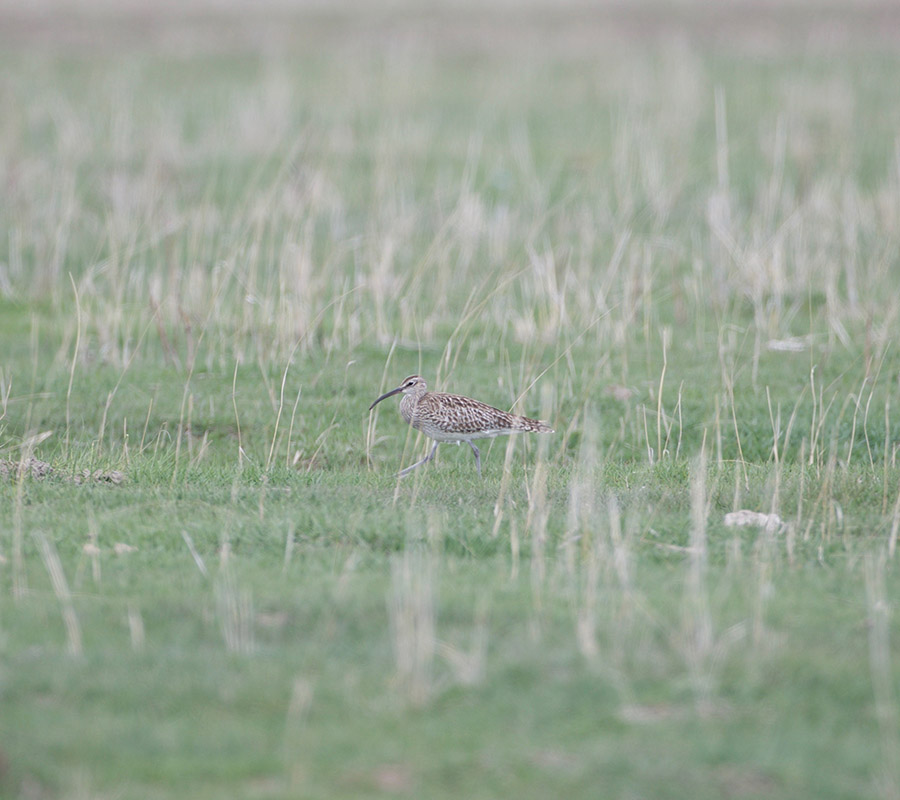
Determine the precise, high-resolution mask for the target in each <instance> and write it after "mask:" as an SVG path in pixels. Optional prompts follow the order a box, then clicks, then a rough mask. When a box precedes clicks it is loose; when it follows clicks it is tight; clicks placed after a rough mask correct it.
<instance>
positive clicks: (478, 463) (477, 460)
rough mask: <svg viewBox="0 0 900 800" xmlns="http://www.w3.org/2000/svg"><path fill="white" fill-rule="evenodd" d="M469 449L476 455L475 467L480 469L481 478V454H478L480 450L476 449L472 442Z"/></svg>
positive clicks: (479, 475)
mask: <svg viewBox="0 0 900 800" xmlns="http://www.w3.org/2000/svg"><path fill="white" fill-rule="evenodd" d="M469 447H471V448H472V452H473V453H475V466H476V467H478V477H479V478H480V477H481V453H479V452H478V448H477V447H475V445H474V444H472V442H469Z"/></svg>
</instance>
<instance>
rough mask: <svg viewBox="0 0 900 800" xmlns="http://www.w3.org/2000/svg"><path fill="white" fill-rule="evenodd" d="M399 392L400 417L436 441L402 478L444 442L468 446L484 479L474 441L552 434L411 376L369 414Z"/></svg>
mask: <svg viewBox="0 0 900 800" xmlns="http://www.w3.org/2000/svg"><path fill="white" fill-rule="evenodd" d="M400 392H403V397H402V398H401V400H400V416H402V417H403V419H405V420H406V421H407V423H409V424H410V425H412V426H413V427H414V428H415V429H416V430H417V431H422V433H424V434H425V435H426V436H427V437H429V438H430V439H433V440H434V446H433V447H432V448H431V452H430V453H429V454H428V455H427V456H425V458H423V459H422V460H421V461H417V462H416V463H415V464H413V465H412V466H411V467H407V468H406V469H404V470H402V471H401V472H400V475H401V476H403V475H407V474H408V473H410V472H412V471H413V470H414V469H415V468H416V467H421V466H422V464H427V463H428V462H429V461H431V459H433V458H434V454H435V452H436V451H437V448H438V445H439V444H441V443H442V442H455V443H456V444H460V443H461V442H465V443H466V444H468V445H469V447H471V448H472V452H473V453H475V466H477V467H478V477H481V453H479V452H478V448H477V447H476V446H475V445H474V444H473V442H472V440H473V439H487V438H491V437H494V436H503V435H505V434H507V433H518V432H525V433H528V432H531V433H553V428H550V427H549V426H547V425H545V424H544V423H543V422H540V421H539V420H536V419H529V418H528V417H520V416H518V415H516V414H509V413H508V412H506V411H501V410H500V409H499V408H494V407H493V406H489V405H487V403H482V402H480V401H479V400H473V399H472V398H471V397H463V396H462V395H458V394H445V393H444V392H429V391H428V384H426V383H425V379H424V378H420V377H419V376H418V375H410V376H409V377H408V378H406V379H405V380H404V381H403V383H401V384H400V385H399V386H398V387H397V388H396V389H392V390H391V391H389V392H385V393H384V394H383V395H381V397H379V398H378V399H377V400H376V401H375V402H374V403H372V405H370V406H369V411H371V410H372V409H373V408H375V406H377V405H378V404H379V403H380V402H381V401H382V400H384V399H386V398H388V397H391V396H392V395H395V394H400Z"/></svg>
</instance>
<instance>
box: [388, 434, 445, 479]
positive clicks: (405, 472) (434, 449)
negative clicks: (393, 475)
mask: <svg viewBox="0 0 900 800" xmlns="http://www.w3.org/2000/svg"><path fill="white" fill-rule="evenodd" d="M439 444H440V442H435V443H434V447H432V448H431V452H430V453H429V454H428V455H427V456H425V458H423V459H422V460H421V461H417V462H416V463H415V464H413V465H412V466H411V467H407V468H406V469H401V470H400V472H398V473H397V477H398V478H402V477H403V476H404V475H408V474H409V473H410V472H412V471H413V470H414V469H415V468H416V467H421V466H422V464H427V463H428V462H429V461H431V459H433V458H434V454H435V453H436V452H437V447H438V445H439Z"/></svg>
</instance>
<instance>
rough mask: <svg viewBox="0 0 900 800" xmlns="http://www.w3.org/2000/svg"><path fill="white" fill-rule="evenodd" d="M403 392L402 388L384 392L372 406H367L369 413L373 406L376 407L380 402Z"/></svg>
mask: <svg viewBox="0 0 900 800" xmlns="http://www.w3.org/2000/svg"><path fill="white" fill-rule="evenodd" d="M402 391H403V387H402V386H398V387H397V388H396V389H391V391H389V392H385V393H384V394H383V395H381V397H379V398H378V399H377V400H376V401H375V402H374V403H372V405H370V406H369V411H371V410H372V409H373V408H375V406H377V405H378V404H379V403H380V402H381V401H382V400H387V398H389V397H393V396H394V395H395V394H399V393H400V392H402Z"/></svg>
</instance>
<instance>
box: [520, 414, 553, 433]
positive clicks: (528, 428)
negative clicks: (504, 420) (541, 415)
mask: <svg viewBox="0 0 900 800" xmlns="http://www.w3.org/2000/svg"><path fill="white" fill-rule="evenodd" d="M516 430H517V431H523V432H526V433H554V430H553V428H551V427H550V426H549V425H545V424H544V423H543V422H541V421H540V420H539V419H530V418H529V417H516Z"/></svg>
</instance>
